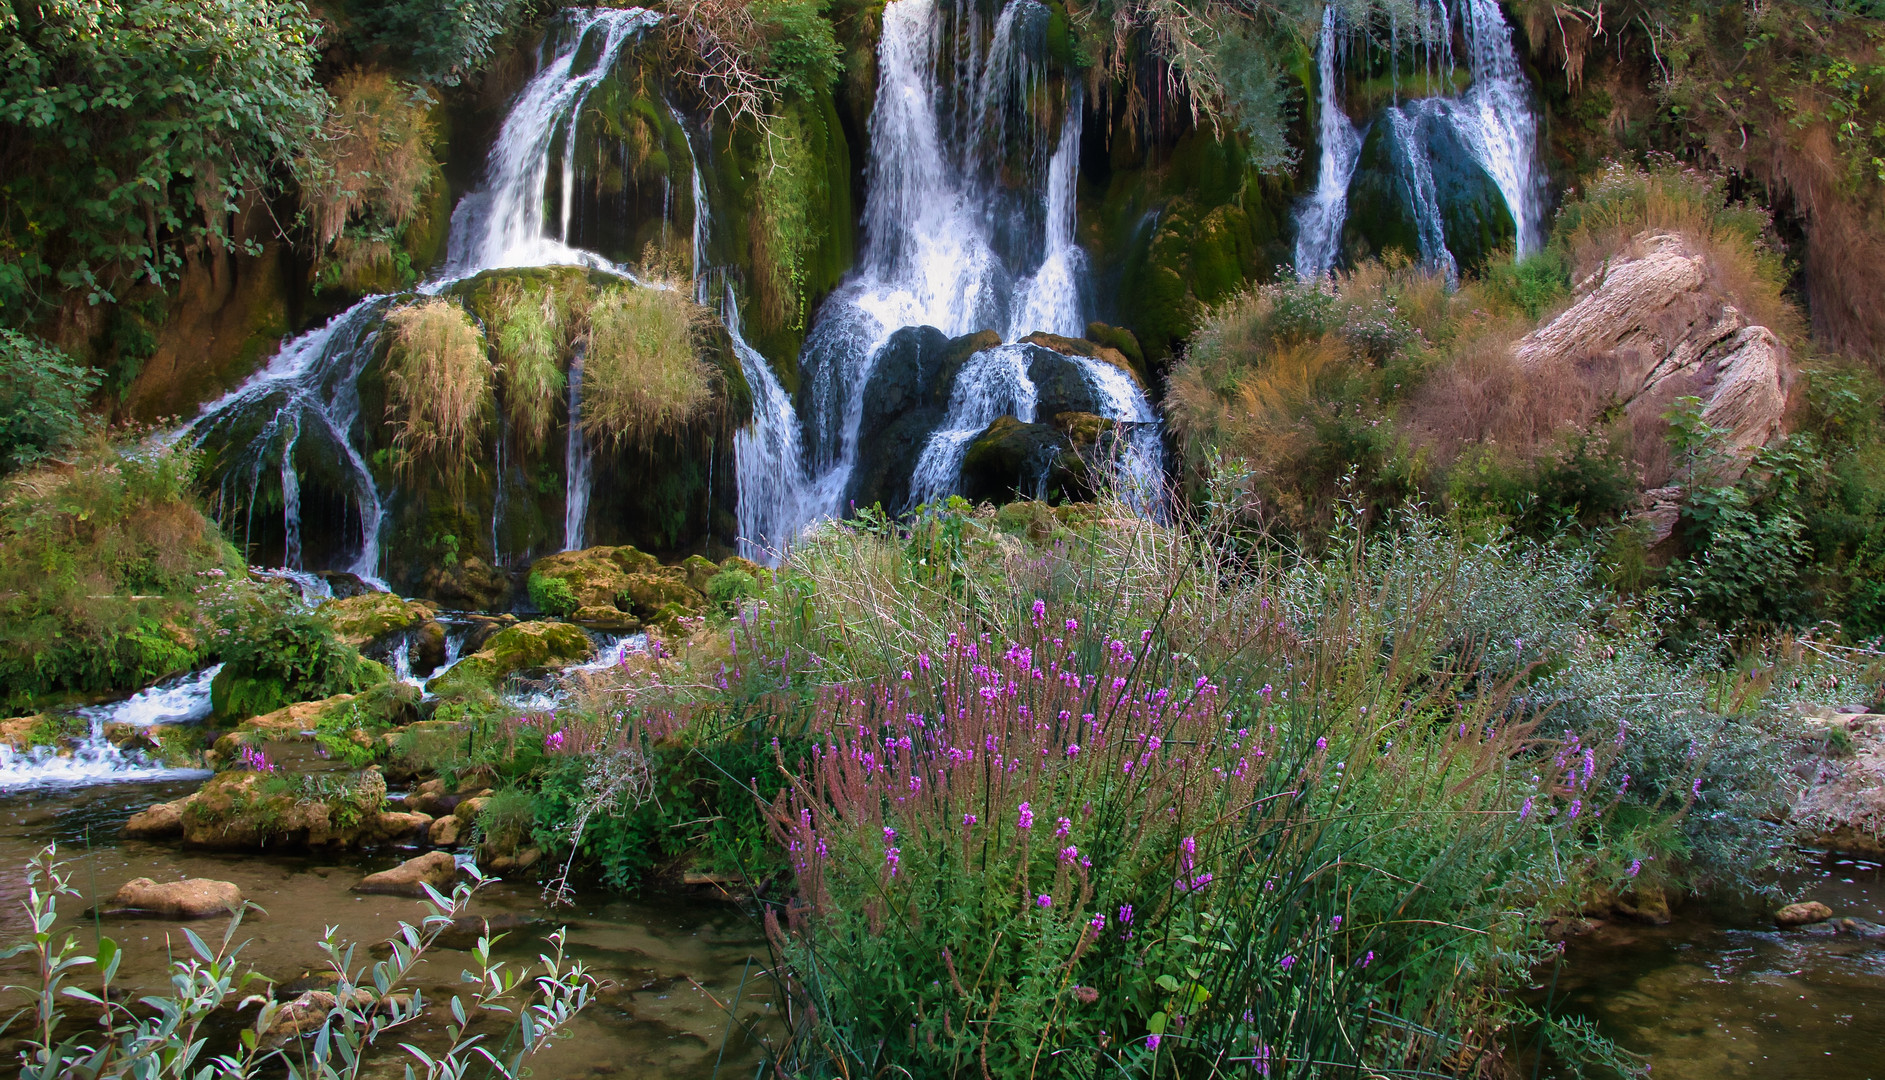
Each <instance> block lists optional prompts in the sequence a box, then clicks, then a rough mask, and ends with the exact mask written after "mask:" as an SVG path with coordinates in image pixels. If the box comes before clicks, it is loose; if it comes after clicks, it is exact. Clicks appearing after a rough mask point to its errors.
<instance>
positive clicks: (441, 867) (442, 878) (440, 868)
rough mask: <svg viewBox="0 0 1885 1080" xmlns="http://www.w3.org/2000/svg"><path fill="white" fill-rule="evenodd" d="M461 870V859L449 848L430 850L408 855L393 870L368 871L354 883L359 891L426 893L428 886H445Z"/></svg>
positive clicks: (394, 893) (402, 893)
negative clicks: (459, 866) (453, 855)
mask: <svg viewBox="0 0 1885 1080" xmlns="http://www.w3.org/2000/svg"><path fill="white" fill-rule="evenodd" d="M457 874H458V860H456V859H454V858H453V857H452V853H451V852H449V851H430V852H427V853H426V854H424V855H420V856H419V857H417V858H413V859H407V860H406V861H405V862H403V863H400V864H399V865H398V866H395V867H393V868H392V869H391V870H381V871H380V872H379V873H377V874H368V875H367V876H366V877H365V878H362V879H361V881H360V884H358V885H355V886H354V887H353V891H354V892H359V893H385V894H388V895H392V896H424V895H425V886H427V885H430V886H432V887H433V888H435V889H443V888H444V887H445V886H447V885H449V884H451V881H452V878H453V877H455V876H457Z"/></svg>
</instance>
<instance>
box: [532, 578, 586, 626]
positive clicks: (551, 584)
mask: <svg viewBox="0 0 1885 1080" xmlns="http://www.w3.org/2000/svg"><path fill="white" fill-rule="evenodd" d="M529 588H530V602H531V603H533V604H535V605H537V610H538V611H541V612H543V613H544V614H545V615H559V616H565V615H573V614H575V612H576V609H577V608H579V607H581V606H582V602H581V601H580V600H579V599H578V598H577V596H576V590H575V589H573V588H571V587H570V584H569V582H567V581H565V580H563V579H562V578H560V577H552V576H550V575H548V574H539V573H536V572H534V571H533V572H532V573H531V575H530V580H529Z"/></svg>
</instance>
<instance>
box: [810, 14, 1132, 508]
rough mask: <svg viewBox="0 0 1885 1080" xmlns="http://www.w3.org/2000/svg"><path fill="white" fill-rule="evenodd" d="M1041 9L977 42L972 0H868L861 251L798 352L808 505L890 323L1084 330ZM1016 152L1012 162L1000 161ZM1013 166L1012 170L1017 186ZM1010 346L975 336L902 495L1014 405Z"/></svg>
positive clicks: (846, 440)
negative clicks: (873, 44) (980, 347)
mask: <svg viewBox="0 0 1885 1080" xmlns="http://www.w3.org/2000/svg"><path fill="white" fill-rule="evenodd" d="M1049 18H1050V13H1049V11H1048V9H1047V7H1046V6H1045V5H1044V4H1041V3H1039V2H1038V0H1009V3H1007V4H1006V5H1005V6H1004V7H1003V8H1002V10H1001V13H1000V15H999V16H998V17H997V19H996V23H995V25H994V27H993V28H992V31H991V33H990V34H989V35H988V37H987V39H986V40H987V45H986V48H985V49H984V47H983V44H982V43H983V41H984V37H983V34H982V32H981V26H980V23H979V20H978V18H977V16H976V14H975V8H974V5H944V4H941V3H939V2H938V0H890V2H889V3H888V4H886V5H885V7H884V12H883V32H882V36H881V38H880V40H879V44H878V63H877V71H878V86H877V99H876V104H875V107H874V108H873V110H872V112H871V120H870V161H869V167H868V170H867V174H866V176H867V192H866V198H865V212H864V247H863V252H862V255H861V258H860V261H859V266H858V268H857V270H856V271H855V272H854V273H853V274H852V275H851V277H850V278H848V279H847V280H846V281H845V282H844V283H843V284H842V285H841V286H839V288H838V289H837V290H836V291H835V292H834V293H833V294H832V295H831V297H830V298H828V299H827V300H826V301H825V303H824V306H823V307H822V308H821V309H820V311H819V313H818V317H817V319H816V320H815V322H814V324H813V326H812V330H811V333H810V334H809V335H808V337H807V340H806V345H805V352H804V354H803V358H802V360H801V363H800V370H801V371H803V372H804V376H805V379H806V390H805V400H804V404H805V409H806V414H805V416H804V428H805V436H806V443H807V445H806V450H807V458H808V462H809V464H810V467H811V469H812V472H813V477H814V479H813V485H814V488H813V491H812V492H811V493H810V497H809V499H808V505H807V509H808V510H810V511H812V512H814V513H821V514H839V513H842V512H843V510H844V499H845V496H846V492H847V490H848V488H849V486H850V481H851V474H852V471H853V469H854V467H855V465H856V461H857V450H858V439H859V435H860V433H859V431H858V427H859V424H860V422H861V420H862V417H863V408H864V400H863V398H864V390H865V387H866V386H867V385H868V383H869V381H870V375H871V371H872V369H873V367H874V366H875V364H876V360H877V356H878V353H879V352H880V350H881V349H882V347H883V345H884V343H885V342H886V341H887V340H889V338H890V336H891V334H893V333H895V332H896V331H897V330H898V329H900V328H902V327H905V326H917V325H927V326H933V327H936V328H937V329H939V330H941V331H942V332H943V333H944V334H946V335H949V336H951V337H956V336H960V335H963V334H969V333H974V332H977V331H980V330H984V329H994V330H996V331H998V332H1000V333H1001V334H1002V336H1003V338H1004V339H1005V340H1006V341H1009V342H1013V341H1014V340H1016V339H1018V338H1019V337H1021V336H1023V335H1025V334H1028V333H1030V332H1033V331H1037V330H1039V331H1047V332H1050V333H1055V334H1061V335H1065V336H1075V337H1077V336H1080V335H1082V334H1084V333H1085V328H1086V324H1087V303H1086V294H1087V291H1088V289H1089V288H1090V286H1089V282H1088V269H1087V263H1086V255H1085V253H1084V252H1083V251H1082V250H1081V249H1080V247H1079V245H1078V244H1077V243H1076V242H1075V239H1074V226H1075V219H1074V218H1075V213H1074V212H1075V205H1074V204H1075V195H1076V192H1077V184H1078V179H1079V158H1080V126H1081V117H1082V112H1083V109H1082V104H1081V100H1080V91H1079V88H1078V86H1069V87H1068V88H1067V90H1066V92H1065V101H1064V102H1063V109H1064V112H1063V115H1062V118H1061V122H1060V123H1059V124H1058V125H1056V126H1054V127H1053V128H1050V129H1049V130H1037V128H1039V127H1041V126H1043V125H1038V124H1037V122H1036V119H1035V117H1036V115H1037V112H1038V109H1037V106H1038V101H1039V92H1038V90H1039V88H1040V86H1041V84H1042V81H1043V78H1044V74H1045V71H1046V64H1045V57H1046V47H1045V40H1046V37H1045V34H1046V26H1047V22H1048V20H1049ZM951 20H954V23H953V24H952V23H951ZM952 26H953V32H949V31H950V30H951V28H952ZM945 76H946V77H947V78H946V80H945ZM1010 151H1012V155H1011V156H1007V157H1004V154H1008V153H1009V152H1010ZM1016 161H1019V162H1022V163H1025V164H1026V165H1027V167H1026V168H1025V169H1011V168H1007V167H1006V166H1008V165H1010V164H1013V163H1014V162H1016ZM1042 166H1044V167H1042ZM1015 174H1019V175H1022V176H1023V177H1025V185H1024V186H1023V187H1021V188H1020V189H1018V190H1017V189H1016V188H1015V186H1014V183H1013V180H1012V176H1013V175H1015ZM1004 181H1005V182H1004ZM1018 362H1019V361H1018V360H1017V359H1016V355H1015V352H1014V351H1012V350H1007V351H1004V350H992V351H990V352H988V353H983V354H978V355H977V356H976V357H973V358H971V359H970V360H969V361H968V362H967V363H966V364H965V365H964V366H963V368H962V370H961V372H960V373H959V374H958V375H957V377H956V378H957V381H956V385H955V387H954V388H953V390H952V392H951V393H952V397H951V404H950V409H949V415H948V419H946V420H945V421H944V423H943V429H942V430H941V431H939V432H938V433H937V434H936V436H935V437H934V438H932V439H931V440H930V441H929V442H928V443H926V444H925V447H924V449H923V451H922V456H921V458H920V459H919V464H918V466H917V475H916V476H915V477H913V480H912V492H913V493H914V494H915V497H917V498H931V497H935V496H937V495H940V494H945V493H946V492H947V490H949V489H952V488H953V486H954V485H955V484H956V483H957V482H958V474H959V472H960V464H961V452H962V451H963V450H965V449H966V447H967V444H968V442H969V440H970V439H972V438H973V437H974V436H975V435H976V434H979V433H980V431H981V430H982V428H984V427H986V426H987V424H988V423H989V422H991V421H992V420H994V419H995V418H996V417H998V416H1002V415H1015V416H1017V418H1021V414H1022V412H1025V413H1026V414H1027V415H1026V418H1027V419H1032V415H1033V413H1032V400H1033V398H1032V390H1031V388H1032V383H1027V382H1026V372H1025V370H1020V371H1019V374H1017V373H1016V372H1017V368H1016V367H1015V365H1016V363H1018ZM1024 383H1025V384H1026V386H1027V388H1028V390H1027V392H1026V393H1023V384H1024ZM1133 389H1134V392H1135V393H1137V387H1136V386H1135V387H1134V388H1133ZM1139 396H1140V397H1141V398H1143V395H1142V394H1140V395H1139ZM1024 402H1025V404H1024ZM991 410H992V411H991ZM1144 411H1145V412H1146V414H1147V415H1150V413H1151V407H1150V405H1149V403H1147V404H1145V407H1144ZM977 417H981V418H982V419H981V420H980V421H979V424H978V425H977V426H975V428H974V430H972V431H971V430H969V425H971V424H977V421H976V418H977Z"/></svg>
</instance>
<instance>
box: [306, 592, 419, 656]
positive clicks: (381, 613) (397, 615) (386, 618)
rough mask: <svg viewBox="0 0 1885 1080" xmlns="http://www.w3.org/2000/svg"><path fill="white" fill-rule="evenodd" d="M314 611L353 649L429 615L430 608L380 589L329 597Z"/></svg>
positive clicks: (411, 625)
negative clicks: (359, 593) (345, 596)
mask: <svg viewBox="0 0 1885 1080" xmlns="http://www.w3.org/2000/svg"><path fill="white" fill-rule="evenodd" d="M317 610H318V611H319V612H320V614H321V615H323V616H325V617H326V619H327V621H328V624H329V625H331V626H332V627H333V628H334V636H335V637H338V638H339V639H340V640H342V641H344V642H346V643H347V644H349V645H352V646H353V647H354V648H356V649H359V648H364V647H365V646H367V645H368V644H370V643H372V642H375V641H378V640H379V639H381V638H384V637H386V636H387V635H389V634H395V633H398V632H400V631H402V630H410V629H412V628H413V627H416V626H419V625H420V624H422V623H425V622H428V621H430V620H431V618H432V609H431V608H429V607H427V606H426V605H424V604H418V603H414V602H412V601H410V600H402V599H400V598H399V597H397V596H394V595H393V594H392V593H383V592H371V593H363V594H361V595H359V596H349V597H347V598H345V599H340V600H329V601H326V602H325V603H323V604H322V605H321V606H320V607H319V608H318V609H317Z"/></svg>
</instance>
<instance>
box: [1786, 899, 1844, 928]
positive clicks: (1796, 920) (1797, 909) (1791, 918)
mask: <svg viewBox="0 0 1885 1080" xmlns="http://www.w3.org/2000/svg"><path fill="white" fill-rule="evenodd" d="M1832 917H1833V909H1832V908H1829V907H1827V906H1826V905H1825V904H1822V903H1820V902H1819V901H1818V900H1808V901H1805V902H1804V903H1799V904H1788V905H1787V906H1786V907H1784V908H1781V909H1780V910H1779V911H1776V912H1774V924H1775V925H1776V926H1810V925H1812V924H1813V923H1822V922H1825V921H1826V920H1828V919H1830V918H1832Z"/></svg>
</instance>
